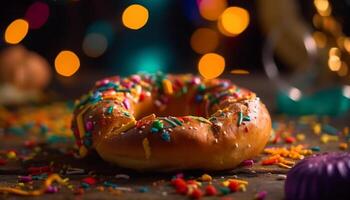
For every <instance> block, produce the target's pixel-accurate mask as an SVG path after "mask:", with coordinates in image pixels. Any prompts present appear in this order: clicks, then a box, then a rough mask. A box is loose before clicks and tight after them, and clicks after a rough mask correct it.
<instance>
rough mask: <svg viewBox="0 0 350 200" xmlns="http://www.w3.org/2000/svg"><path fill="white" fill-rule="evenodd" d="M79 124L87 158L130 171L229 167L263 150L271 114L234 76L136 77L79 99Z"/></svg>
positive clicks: (99, 85)
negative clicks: (93, 155) (91, 155)
mask: <svg viewBox="0 0 350 200" xmlns="http://www.w3.org/2000/svg"><path fill="white" fill-rule="evenodd" d="M72 129H73V132H74V135H75V138H76V144H77V146H78V147H79V154H80V156H82V157H84V156H86V155H87V154H88V153H89V152H91V151H96V152H97V153H98V154H99V155H100V156H101V157H102V159H104V160H106V161H108V162H111V163H114V164H116V165H118V166H120V167H123V168H129V169H135V170H140V171H146V170H158V171H172V170H183V169H203V170H226V169H232V168H234V167H236V166H237V165H239V164H240V163H241V162H242V161H244V160H246V159H250V158H252V157H254V156H256V155H258V154H259V153H260V152H261V151H262V150H263V148H264V146H265V144H266V143H267V141H268V139H269V136H270V132H271V119H270V116H269V113H268V111H267V109H266V107H265V105H264V104H263V103H262V102H261V101H260V99H259V98H258V97H256V95H255V93H253V92H251V91H249V90H246V89H243V88H240V87H237V86H236V85H234V84H232V83H231V82H230V81H229V80H224V79H211V80H204V79H201V78H200V77H198V76H194V75H189V74H185V75H171V74H169V75H165V74H161V73H157V74H136V75H132V76H130V77H127V78H120V77H118V76H115V77H111V78H107V79H103V80H101V81H98V82H96V84H95V87H94V88H93V89H92V90H91V91H90V92H89V93H88V94H87V95H84V96H83V97H82V98H81V99H80V100H78V101H77V102H76V108H75V111H74V117H73V122H72Z"/></svg>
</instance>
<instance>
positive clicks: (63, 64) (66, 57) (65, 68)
mask: <svg viewBox="0 0 350 200" xmlns="http://www.w3.org/2000/svg"><path fill="white" fill-rule="evenodd" d="M79 67H80V60H79V58H78V56H77V55H76V54H75V53H73V52H72V51H67V50H65V51H61V52H60V53H59V54H58V55H57V56H56V59H55V69H56V72H57V73H58V74H60V75H62V76H72V75H73V74H74V73H75V72H77V71H78V69H79Z"/></svg>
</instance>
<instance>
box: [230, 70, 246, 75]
mask: <svg viewBox="0 0 350 200" xmlns="http://www.w3.org/2000/svg"><path fill="white" fill-rule="evenodd" d="M230 73H231V74H237V75H246V74H249V71H247V70H245V69H234V70H231V71H230Z"/></svg>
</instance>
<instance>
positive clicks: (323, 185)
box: [284, 152, 350, 200]
mask: <svg viewBox="0 0 350 200" xmlns="http://www.w3.org/2000/svg"><path fill="white" fill-rule="evenodd" d="M284 191H285V196H286V199H287V200H326V199H327V200H329V199H338V200H343V199H344V200H345V199H350V153H345V152H330V153H324V154H318V155H313V156H310V157H308V158H306V159H304V160H302V161H300V162H299V163H298V164H296V165H295V166H294V167H293V168H292V169H291V170H290V171H289V172H288V174H287V180H286V183H285V187H284Z"/></svg>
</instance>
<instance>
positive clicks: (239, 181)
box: [228, 178, 248, 185]
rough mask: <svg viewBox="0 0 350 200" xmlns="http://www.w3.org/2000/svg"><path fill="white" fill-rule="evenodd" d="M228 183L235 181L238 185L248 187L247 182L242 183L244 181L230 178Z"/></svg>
mask: <svg viewBox="0 0 350 200" xmlns="http://www.w3.org/2000/svg"><path fill="white" fill-rule="evenodd" d="M228 181H235V182H237V183H239V184H244V185H248V181H244V180H240V179H235V178H230V179H228Z"/></svg>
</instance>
